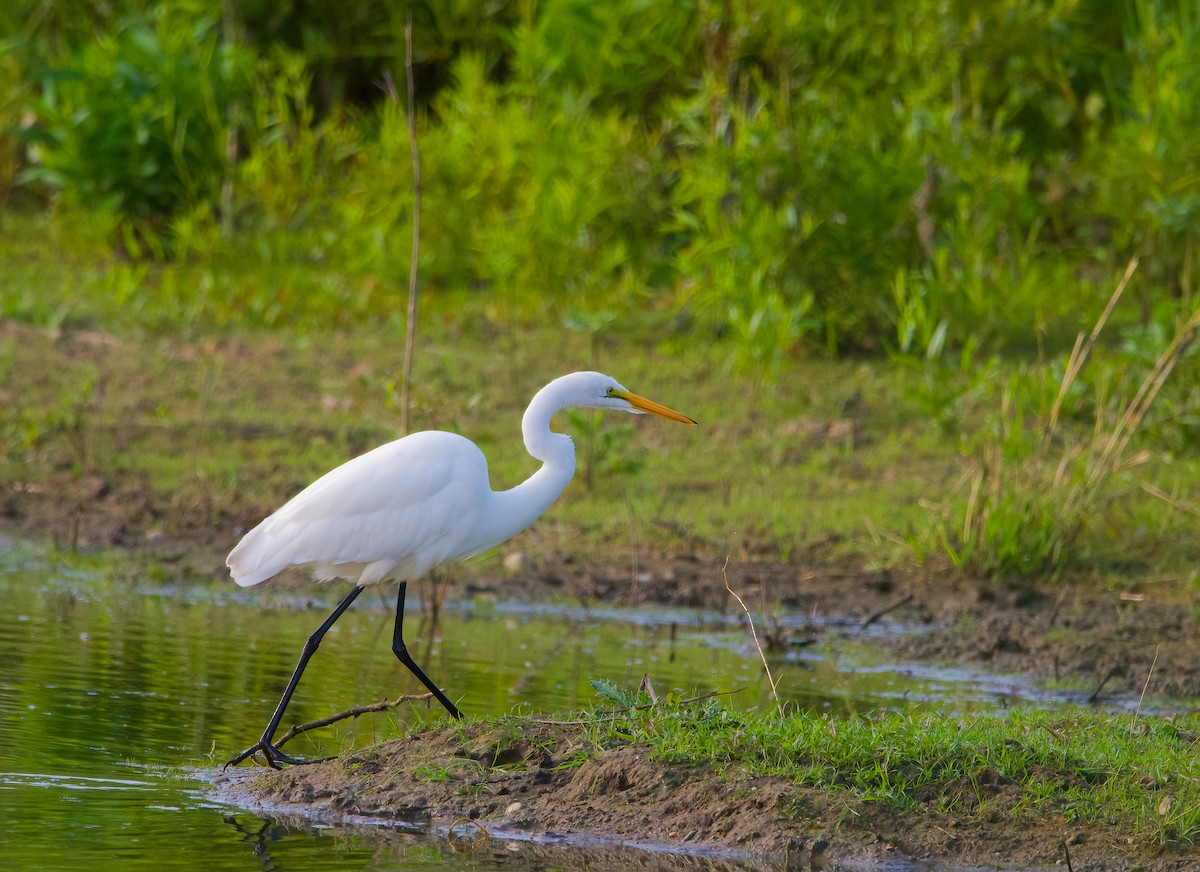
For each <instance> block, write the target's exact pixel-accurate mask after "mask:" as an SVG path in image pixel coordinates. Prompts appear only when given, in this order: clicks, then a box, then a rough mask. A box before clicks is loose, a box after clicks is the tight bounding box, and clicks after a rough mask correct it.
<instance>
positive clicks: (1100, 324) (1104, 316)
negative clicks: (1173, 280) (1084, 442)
mask: <svg viewBox="0 0 1200 872" xmlns="http://www.w3.org/2000/svg"><path fill="white" fill-rule="evenodd" d="M1137 266H1138V259H1137V258H1136V257H1134V258H1131V259H1130V261H1129V264H1128V265H1127V266H1126V267H1125V274H1124V275H1123V276H1121V281H1119V282H1117V287H1116V289H1115V290H1114V291H1113V292H1112V295H1111V296H1110V297H1109V298H1108V305H1106V306H1105V307H1104V311H1103V312H1102V313H1101V314H1100V318H1099V319H1098V320H1097V321H1096V326H1094V327H1093V328H1092V332H1091V335H1089V336H1088V338H1087V341H1086V342H1084V341H1083V334H1082V333H1080V334H1079V336H1078V337H1077V338H1076V340H1075V347H1074V348H1073V349H1071V357H1070V359H1069V360H1068V361H1067V369H1066V372H1064V373H1063V378H1062V383H1061V384H1060V385H1059V387H1058V396H1057V397H1055V398H1054V405H1053V406H1052V407H1051V409H1050V420H1049V421H1048V422H1047V424H1046V431H1045V438H1048V437H1049V434H1051V433H1053V432H1054V429H1055V427H1056V426H1057V425H1058V414H1059V412H1060V411H1061V410H1062V404H1063V400H1064V399H1066V396H1067V391H1068V390H1070V388H1071V385H1072V384H1073V383H1074V382H1075V377H1076V376H1078V375H1079V371H1080V370H1081V369H1082V368H1083V364H1084V361H1085V360H1087V356H1088V354H1089V353H1090V352H1091V350H1092V346H1093V345H1095V344H1096V339H1097V338H1098V337H1099V336H1100V331H1101V330H1103V329H1104V325H1105V324H1107V323H1108V318H1109V316H1110V315H1111V314H1112V311H1113V309H1114V308H1116V305H1117V300H1119V299H1121V295H1122V294H1124V293H1125V288H1126V286H1128V284H1129V280H1130V279H1131V278H1133V273H1134V271H1135V270H1136V269H1137Z"/></svg>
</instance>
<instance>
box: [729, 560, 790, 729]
mask: <svg viewBox="0 0 1200 872" xmlns="http://www.w3.org/2000/svg"><path fill="white" fill-rule="evenodd" d="M728 567H729V558H728V557H726V558H725V563H724V564H723V565H722V566H721V578H722V579H724V581H725V589H726V590H727V591H729V592H730V593H731V594H733V598H734V599H735V600H737V601H738V605H739V606H741V607H742V611H743V612H745V613H746V621H747V623H749V624H750V637H751V638H752V639H753V640H754V648H755V650H756V651H758V659H759V660H761V661H762V665H763V671H765V672H766V673H767V681H768V682H769V683H770V685H771V699H773V700H775V709H776V711H778V712H779V714H780V715H782V714H783V706H781V705H780V704H779V692H778V690H777V687H778V685H777V684H776V682H775V677H774V676H773V675H771V667H770V666H768V665H767V655H766V654H764V653H763V647H762V643H761V642H759V641H758V630H757V629H755V627H754V616H753V615H751V614H750V610H749V609H748V608H746V604H745V603H744V602H743V601H742V598H741V597H740V596H738V595H737V591H735V590H734V589H733V588H732V587H730V586H729V575H728V573H726V571H725V570H726V569H727V568H728Z"/></svg>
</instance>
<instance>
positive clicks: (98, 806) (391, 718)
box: [0, 547, 1036, 870]
mask: <svg viewBox="0 0 1200 872" xmlns="http://www.w3.org/2000/svg"><path fill="white" fill-rule="evenodd" d="M340 593H341V591H340V590H339V589H336V588H330V589H321V590H318V591H317V592H316V594H314V595H313V599H312V601H311V602H310V601H307V600H305V601H299V602H298V601H297V600H296V599H295V598H294V595H292V594H287V593H276V592H270V591H266V592H263V594H262V595H255V594H258V592H257V591H256V592H253V593H247V592H244V591H239V590H236V589H231V586H230V585H228V584H226V583H223V582H219V581H214V582H212V583H207V582H206V583H201V584H196V585H193V586H186V587H164V586H161V585H156V584H155V583H154V582H153V581H152V580H150V579H149V578H145V577H133V578H130V577H128V576H127V575H125V574H124V570H123V569H121V570H120V571H114V570H113V568H112V567H108V566H105V565H103V564H99V563H98V564H96V565H95V566H94V567H89V566H87V565H86V564H82V563H79V562H76V563H73V564H72V565H69V566H64V565H60V564H57V563H54V562H53V561H49V560H45V559H43V558H42V557H41V556H40V555H38V554H36V553H34V552H31V551H28V550H26V551H22V550H21V549H20V548H18V547H13V548H10V549H9V550H8V551H7V552H6V553H5V554H4V555H3V556H2V557H0V597H2V598H3V600H4V608H3V610H2V611H0V821H2V822H3V823H2V830H0V869H28V868H39V869H54V868H80V867H82V868H89V869H107V868H120V869H122V870H139V869H143V868H144V869H154V870H158V869H161V868H163V867H164V866H169V867H171V868H201V867H211V868H237V869H241V868H247V869H254V868H262V869H289V870H306V869H351V868H353V869H388V870H391V869H396V870H405V869H440V868H456V869H459V868H465V869H513V868H523V869H524V868H535V869H536V868H572V867H575V866H578V867H584V866H586V867H587V868H591V869H603V868H612V869H618V868H620V869H628V868H640V869H656V868H671V869H679V868H695V869H725V868H730V869H732V868H752V867H751V866H747V865H745V864H737V863H732V862H731V861H728V860H725V859H722V858H714V857H691V856H687V857H681V856H668V857H662V856H656V855H649V854H646V853H639V852H636V851H624V852H622V851H620V850H611V851H605V852H601V851H599V850H598V849H596V848H595V847H591V846H589V847H588V848H587V849H586V850H585V851H583V852H582V853H578V852H579V851H580V850H581V849H579V848H577V847H567V846H564V845H562V844H556V843H553V842H546V841H543V842H536V843H502V844H497V843H494V842H489V843H487V844H484V845H481V846H479V845H477V846H475V847H474V848H472V849H471V850H469V851H466V852H465V853H459V852H457V851H456V850H455V848H453V847H452V846H451V844H450V843H447V842H446V841H445V840H444V839H441V840H433V841H430V840H429V839H424V838H421V837H420V836H417V835H413V834H411V833H402V832H398V831H396V830H394V829H393V830H381V829H380V828H379V827H377V826H376V827H374V828H372V829H371V830H369V831H360V830H343V829H339V828H334V827H328V826H324V825H320V824H315V823H313V822H305V821H295V820H290V821H284V820H279V819H275V818H270V817H267V816H258V815H252V814H249V813H246V812H240V811H235V810H231V809H229V808H228V807H225V806H222V805H220V804H217V803H215V802H213V801H212V800H211V799H209V798H208V792H207V791H208V783H207V782H208V779H209V778H211V776H212V774H213V771H214V770H213V769H212V768H211V767H214V766H215V765H216V764H217V763H219V762H223V761H224V760H226V759H228V758H229V757H230V756H231V755H232V754H233V753H236V751H238V750H240V749H241V748H243V747H246V745H248V744H249V743H250V742H252V741H254V739H256V738H257V737H258V735H259V734H260V732H261V730H262V726H263V724H264V723H265V721H266V719H267V718H268V717H269V716H270V714H271V711H272V709H273V707H274V705H275V702H276V701H277V700H278V698H279V695H280V693H281V692H282V690H283V687H284V685H285V684H286V682H287V680H288V677H289V675H290V674H291V670H292V667H293V665H294V663H295V658H296V656H297V655H298V653H299V649H300V646H301V644H302V643H303V641H304V639H305V638H306V637H307V636H308V634H309V633H310V632H311V631H312V630H313V628H314V627H315V626H317V624H319V623H320V621H321V620H322V619H323V618H324V616H325V615H326V614H327V613H328V610H329V608H330V607H331V605H332V602H333V601H335V600H336V599H337V597H338V596H339V594H340ZM391 610H392V603H391V601H390V592H388V591H381V592H380V593H379V594H378V595H375V594H368V595H364V596H363V597H361V598H360V601H359V602H358V603H356V604H355V606H354V608H353V609H351V610H350V611H349V612H348V613H347V614H346V615H345V616H344V617H343V619H342V620H341V621H340V622H339V623H338V624H337V625H335V627H334V629H333V630H331V631H330V633H329V636H328V637H327V639H326V641H325V642H324V643H323V644H322V646H321V650H320V652H319V653H318V655H317V656H316V657H315V658H314V659H313V661H312V663H311V664H310V667H309V670H308V672H307V673H306V674H305V677H304V681H303V682H302V683H301V685H300V688H299V691H298V693H297V695H296V697H295V699H294V701H293V703H292V708H290V709H289V712H288V716H289V721H295V722H297V723H298V722H301V721H306V720H312V719H315V718H318V717H322V716H325V715H328V714H330V713H333V712H336V711H340V710H342V709H345V708H349V707H350V706H352V705H355V704H361V703H368V702H373V701H375V700H378V699H383V698H387V697H395V696H397V695H398V694H400V693H403V692H416V691H420V690H422V688H420V687H419V686H416V685H415V681H414V680H413V679H412V678H411V676H410V675H409V674H408V673H407V671H406V670H404V669H403V668H402V667H401V666H400V665H399V664H398V663H397V662H396V660H395V658H394V657H393V656H392V654H391V651H390V649H389V644H390V621H389V617H390V614H391ZM836 629H837V628H836V626H829V625H826V626H824V627H819V628H818V630H819V631H820V632H819V638H820V639H821V641H820V642H819V643H818V644H816V645H809V646H807V647H803V648H797V649H793V650H792V651H791V652H790V653H788V654H787V655H786V656H784V657H781V658H779V659H778V660H776V662H775V663H773V669H774V670H775V671H776V676H777V678H779V680H780V692H781V694H783V695H784V696H785V698H787V699H788V700H790V701H791V702H792V703H793V704H795V705H799V706H803V707H807V708H809V709H811V710H816V711H820V710H831V709H832V710H837V711H846V712H862V711H868V710H870V709H872V708H877V707H880V706H896V705H914V704H915V705H923V704H933V703H936V704H937V705H939V706H942V707H945V706H951V707H958V708H975V707H988V706H995V705H998V704H999V705H1002V704H1004V703H1005V702H1006V701H1008V700H1010V699H1016V698H1029V697H1030V696H1031V695H1033V696H1036V694H1035V693H1034V691H1033V689H1032V688H1029V687H1025V686H1023V685H1021V683H1020V682H1016V681H1015V680H1014V681H1010V682H1008V683H1006V684H1004V685H1003V686H1002V687H997V686H995V685H991V686H989V685H988V684H987V683H986V682H984V681H982V680H980V676H979V675H972V674H966V675H958V674H955V673H952V672H948V671H945V670H942V671H933V670H929V671H925V672H922V671H921V670H918V669H915V668H912V667H905V666H903V665H900V664H894V663H889V662H888V661H887V660H886V658H884V657H882V656H881V655H880V654H879V653H878V652H877V651H873V650H872V649H870V648H869V647H867V646H864V645H862V644H861V643H859V642H855V643H853V644H851V643H849V642H848V641H846V640H845V639H838V638H837V634H836ZM408 635H409V636H410V637H411V639H412V640H413V650H414V654H416V656H418V657H419V658H420V659H421V661H422V662H423V663H424V664H425V667H426V670H427V671H428V672H429V674H430V675H431V676H433V677H434V679H435V680H437V681H439V682H440V683H441V684H442V685H443V686H444V687H446V688H448V689H449V690H450V692H451V696H452V698H454V699H455V700H456V702H458V703H459V704H460V705H461V706H462V707H463V708H464V710H466V711H469V712H475V713H492V714H502V713H507V712H511V711H514V710H515V711H520V712H527V711H537V712H557V711H564V710H570V709H577V708H580V707H585V706H588V705H591V704H593V703H594V702H595V692H594V690H593V688H592V686H591V684H590V679H592V678H605V679H608V680H610V681H613V682H616V683H617V684H620V685H623V686H625V687H629V688H632V687H636V686H637V684H638V683H639V682H640V681H641V679H642V676H643V675H648V676H650V679H651V681H652V682H653V685H654V687H655V689H656V690H657V692H658V693H659V694H660V695H661V694H663V693H666V692H669V691H679V692H681V693H683V694H688V695H690V694H693V693H696V692H708V691H736V692H735V693H734V694H733V695H732V697H731V700H732V704H733V705H735V706H737V707H741V708H753V707H755V706H766V705H769V704H770V698H769V695H768V686H767V683H766V681H765V678H764V676H763V675H762V670H761V666H760V664H759V663H758V660H757V657H756V655H755V653H754V652H753V650H752V649H751V647H750V646H749V644H748V641H747V638H746V636H745V633H744V631H743V630H742V629H741V628H740V627H739V625H738V623H737V621H736V620H735V619H734V618H732V617H728V616H724V615H718V614H706V613H700V612H688V611H683V610H670V609H646V610H640V611H638V612H637V613H627V612H622V611H619V610H614V609H591V610H587V609H583V608H578V607H569V608H554V607H548V606H540V607H527V606H513V605H505V604H497V603H494V602H491V601H489V600H486V599H480V600H476V601H471V602H460V603H456V604H453V606H452V607H450V608H448V609H447V610H446V611H445V612H444V614H443V620H442V623H441V625H440V627H439V628H438V630H437V632H434V631H433V629H432V627H431V626H430V624H429V623H428V622H425V623H422V622H421V621H419V620H413V621H412V622H411V624H410V626H409V629H408ZM418 652H419V653H418ZM990 680H992V681H996V679H995V678H994V677H992V678H991V679H990ZM412 717H416V718H427V719H441V718H442V717H443V714H442V713H441V712H440V710H434V709H422V708H417V709H414V710H409V711H398V712H391V713H388V714H385V715H375V716H370V717H364V718H362V719H359V720H358V721H354V722H344V723H342V724H339V725H338V727H337V728H335V729H329V730H322V731H317V732H314V733H308V734H305V735H304V736H302V737H300V738H299V739H297V740H296V741H294V742H292V743H290V744H289V746H288V751H289V752H291V753H296V754H298V755H302V756H322V755H329V754H335V753H338V752H339V751H341V750H343V749H345V748H348V747H351V746H360V745H365V744H368V743H370V742H373V741H376V740H378V739H383V738H387V737H389V736H391V735H393V734H394V733H395V731H396V727H397V723H396V722H397V721H398V720H400V719H403V718H412ZM198 766H199V767H201V771H200V773H199V775H197V773H196V767H198ZM459 848H460V849H461V845H460V846H459Z"/></svg>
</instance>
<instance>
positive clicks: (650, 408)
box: [613, 391, 697, 427]
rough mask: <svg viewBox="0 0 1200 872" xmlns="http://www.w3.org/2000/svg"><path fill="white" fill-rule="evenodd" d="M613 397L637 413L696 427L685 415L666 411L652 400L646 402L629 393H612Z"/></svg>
mask: <svg viewBox="0 0 1200 872" xmlns="http://www.w3.org/2000/svg"><path fill="white" fill-rule="evenodd" d="M613 395H614V396H618V397H620V398H621V399H623V400H625V401H626V402H627V403H629V405H631V406H633V407H634V408H635V409H637V410H638V411H639V412H647V413H649V414H651V415H658V416H659V417H660V418H669V419H670V420H672V421H678V422H679V423H680V424H691V425H692V426H693V427H695V426H697V425H696V422H695V421H693V420H692V419H691V418H689V417H688V416H687V415H681V414H680V413H679V412H676V411H675V410H674V409H668V408H667V407H666V406H664V405H662V404H661V403H656V402H654V400H648V399H646V398H645V397H639V396H638V395H637V394H634V393H630V392H629V391H613Z"/></svg>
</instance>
